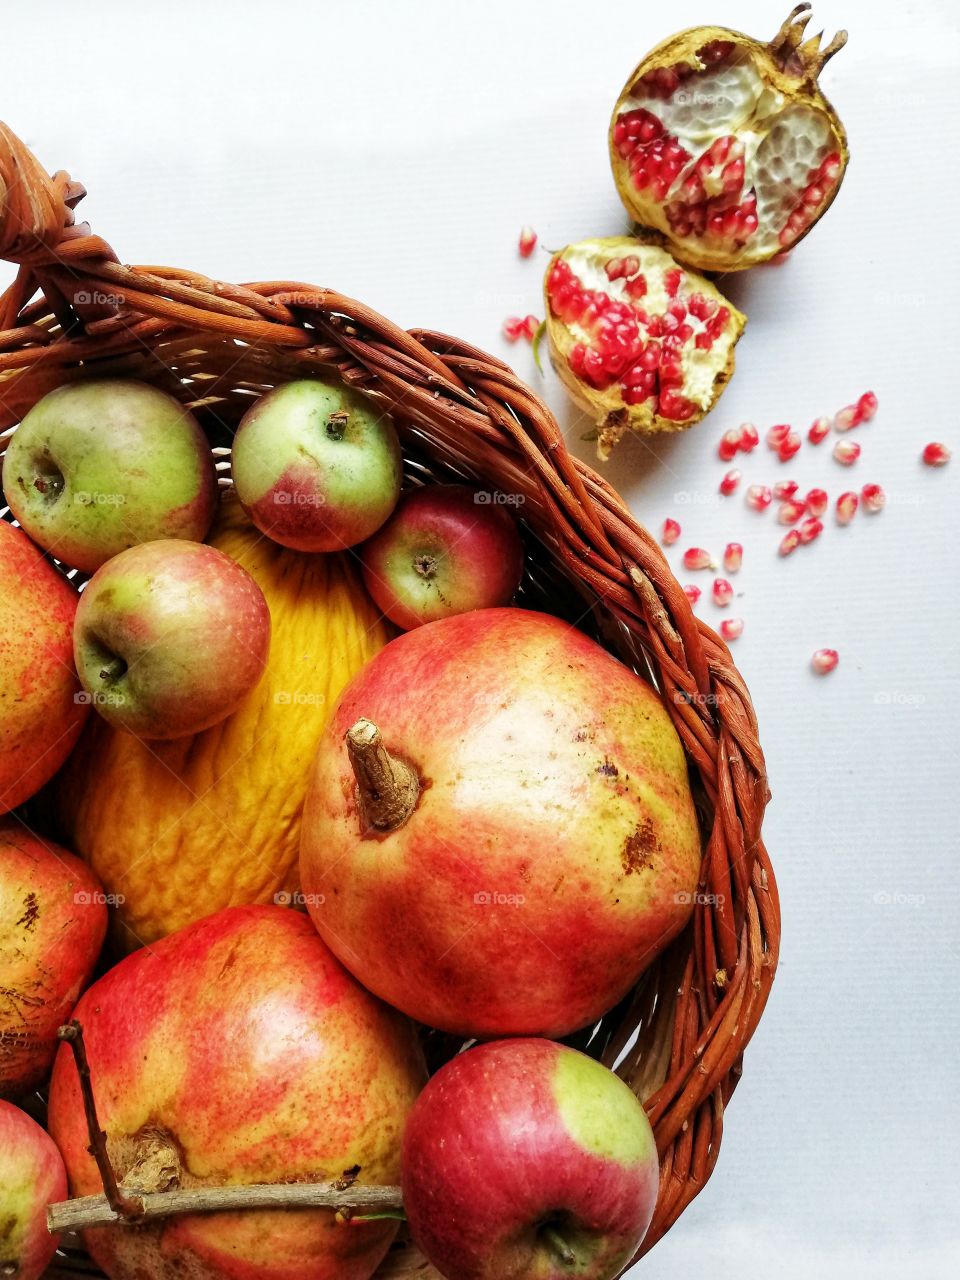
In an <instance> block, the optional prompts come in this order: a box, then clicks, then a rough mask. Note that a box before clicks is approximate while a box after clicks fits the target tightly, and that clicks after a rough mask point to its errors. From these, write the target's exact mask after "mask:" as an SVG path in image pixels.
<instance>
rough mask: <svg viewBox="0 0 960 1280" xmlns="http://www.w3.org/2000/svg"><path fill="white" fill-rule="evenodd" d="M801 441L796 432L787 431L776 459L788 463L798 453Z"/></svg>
mask: <svg viewBox="0 0 960 1280" xmlns="http://www.w3.org/2000/svg"><path fill="white" fill-rule="evenodd" d="M802 444H803V441H802V440H801V439H800V435H799V433H798V432H796V431H788V432H787V434H786V435H785V436H784V438H783V440H782V441H781V444H780V448H779V449H778V450H777V457H778V458H779V459H780V461H781V462H789V461H790V459H791V458H792V457H793V456H794V454H797V453H799V452H800V446H801V445H802Z"/></svg>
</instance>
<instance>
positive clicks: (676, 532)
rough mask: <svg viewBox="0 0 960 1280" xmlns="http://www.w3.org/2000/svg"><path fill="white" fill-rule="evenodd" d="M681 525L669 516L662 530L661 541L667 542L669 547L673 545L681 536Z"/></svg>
mask: <svg viewBox="0 0 960 1280" xmlns="http://www.w3.org/2000/svg"><path fill="white" fill-rule="evenodd" d="M680 532H681V530H680V526H679V525H678V524H677V522H676V520H671V519H670V517H669V516H667V518H666V520H664V522H663V529H662V530H661V531H660V541H661V542H663V543H666V545H667V546H668V547H672V546H673V544H674V543H675V542H676V540H677V539H678V538H679V537H680Z"/></svg>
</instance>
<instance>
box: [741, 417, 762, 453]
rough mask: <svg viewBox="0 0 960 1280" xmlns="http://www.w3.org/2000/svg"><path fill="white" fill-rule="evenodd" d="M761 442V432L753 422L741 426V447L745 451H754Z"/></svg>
mask: <svg viewBox="0 0 960 1280" xmlns="http://www.w3.org/2000/svg"><path fill="white" fill-rule="evenodd" d="M759 443H760V432H759V431H758V430H757V428H756V427H755V426H754V425H753V423H752V422H745V423H744V424H743V426H742V427H741V428H740V448H741V449H742V450H743V452H744V453H753V451H754V449H755V448H756V447H757V445H758V444H759Z"/></svg>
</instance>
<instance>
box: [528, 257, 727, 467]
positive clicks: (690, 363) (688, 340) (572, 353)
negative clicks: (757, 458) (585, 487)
mask: <svg viewBox="0 0 960 1280" xmlns="http://www.w3.org/2000/svg"><path fill="white" fill-rule="evenodd" d="M631 259H634V260H635V262H636V264H637V267H638V270H636V271H634V272H633V273H632V275H631V276H630V277H629V278H624V277H623V276H619V277H616V278H614V279H611V278H610V275H609V268H610V264H611V263H615V264H622V263H630V260H631ZM558 262H559V263H564V264H566V266H567V267H568V268H569V270H570V271H571V272H572V276H573V279H574V280H575V281H576V285H577V287H578V289H579V290H580V291H581V292H586V293H587V294H588V296H589V297H592V298H594V299H595V300H596V301H598V303H599V307H600V313H601V315H603V314H605V309H606V306H607V302H606V301H605V300H610V301H612V302H615V303H618V304H620V306H621V307H629V308H630V311H631V313H632V316H633V321H634V322H635V328H636V346H635V347H627V348H626V349H627V350H628V351H629V352H630V355H629V358H628V359H627V360H626V362H625V364H624V366H623V368H622V369H621V370H618V371H616V372H614V373H612V374H608V373H607V372H606V371H603V372H601V374H600V375H599V376H598V378H597V379H596V380H591V379H590V378H585V377H584V376H583V375H582V373H581V372H578V368H580V367H582V366H579V365H578V358H577V349H578V348H580V349H581V360H582V355H583V351H584V349H586V350H592V351H599V350H605V351H607V352H609V351H610V350H611V349H612V350H613V351H614V352H616V351H617V350H618V347H617V343H616V341H614V342H613V343H612V344H611V343H610V342H609V341H608V342H607V343H606V344H602V343H600V342H599V341H598V332H597V325H596V323H590V322H589V321H590V315H589V313H588V315H587V321H588V322H587V323H583V322H581V320H580V319H578V318H576V316H575V315H571V311H575V310H576V306H573V307H570V308H568V307H566V306H564V305H563V304H561V303H559V301H558V294H557V287H556V285H555V284H554V283H553V282H554V280H555V274H556V267H557V263H558ZM614 270H615V271H616V270H617V268H616V267H615V268H614ZM639 277H642V278H643V283H644V285H645V288H644V290H643V292H642V293H641V294H640V296H631V292H630V288H629V285H630V283H631V281H633V282H635V281H637V280H638V279H639ZM670 286H673V287H672V288H671V287H670ZM546 293H547V326H548V332H549V335H550V341H551V346H552V349H553V352H554V358H555V360H557V361H559V362H560V363H561V364H562V366H563V369H562V376H564V380H565V381H566V382H567V384H568V385H571V386H573V389H574V390H575V394H576V395H577V398H578V399H579V400H580V402H581V403H583V404H585V405H586V406H587V407H588V408H589V409H590V410H591V411H592V412H593V413H594V414H595V416H596V417H597V420H598V424H599V426H600V428H601V437H600V448H599V452H600V455H601V457H604V456H606V454H607V453H608V452H609V448H610V446H611V445H612V444H613V443H615V441H616V439H617V438H619V436H620V435H622V434H623V431H624V430H626V429H627V428H628V427H629V428H633V429H636V430H641V431H657V430H668V431H669V430H678V429H680V428H683V427H686V426H689V425H690V424H691V423H693V422H697V421H699V420H700V418H702V417H703V415H704V414H705V413H706V412H707V411H708V410H709V409H710V408H711V407H712V405H713V404H714V402H715V401H716V399H717V397H718V395H719V394H720V392H721V391H722V390H723V387H724V386H725V385H726V381H727V379H728V377H729V374H730V371H731V369H732V365H733V348H734V346H735V345H736V342H737V339H738V338H739V336H740V334H741V332H742V330H743V325H744V322H745V318H744V316H743V315H742V314H741V313H740V312H739V311H737V310H736V308H735V307H733V306H732V305H731V304H730V303H729V302H728V301H727V300H726V299H725V298H724V297H723V295H722V294H721V293H720V292H719V290H718V289H716V288H715V287H714V286H713V285H712V284H711V283H710V282H709V281H707V280H705V279H704V278H703V277H702V276H700V275H698V274H697V273H696V272H692V271H689V270H687V268H685V267H682V266H680V265H679V264H678V263H677V262H676V261H675V260H674V259H673V258H672V257H671V256H670V254H668V253H667V252H666V251H665V250H663V249H660V248H659V247H657V246H655V245H647V244H642V243H641V242H640V241H638V240H634V239H633V238H632V237H622V236H618V237H609V238H605V239H604V238H601V239H593V240H583V241H580V242H579V243H578V244H575V245H568V246H567V248H566V249H564V250H563V252H562V253H561V254H560V255H558V258H557V259H555V260H554V262H553V263H551V266H550V268H548V271H547V286H546ZM698 298H699V299H701V300H703V302H704V303H705V304H706V306H703V305H701V304H699V303H698V302H697V301H696V300H697V299H698ZM691 302H692V303H693V306H694V312H691V311H690V310H689V306H690V304H691ZM672 303H680V304H682V308H683V309H685V311H686V314H685V315H684V316H682V318H681V319H680V320H679V321H677V320H676V319H674V320H671V321H670V322H669V323H670V326H671V327H670V328H669V329H668V331H667V332H665V333H657V332H654V333H652V334H651V332H650V326H651V324H652V327H653V328H654V330H656V329H657V328H658V327H660V325H662V324H663V323H664V322H665V320H666V318H667V317H668V316H669V314H670V312H669V309H670V306H671V304H672ZM678 310H679V308H678ZM697 311H701V312H702V311H708V312H709V314H708V315H706V316H704V315H698V314H696V312H697ZM678 325H679V326H686V328H688V329H689V330H690V333H689V334H688V335H687V336H686V337H684V338H683V340H682V341H680V340H678V339H677V336H676V335H677V333H678V332H679V333H680V334H683V333H684V329H683V328H679V329H678V327H677V326H678ZM624 331H625V332H628V333H629V332H631V323H630V322H625V323H624ZM671 335H672V337H671ZM698 338H700V340H701V343H702V344H706V343H707V341H708V340H709V346H707V345H701V346H698V345H697V339H698ZM665 341H666V348H671V347H672V351H673V357H672V359H673V363H674V364H675V365H676V366H678V368H679V375H680V377H679V381H678V382H677V383H670V384H669V385H670V388H672V389H674V391H675V394H674V395H668V396H667V397H666V399H665V398H664V396H663V394H662V391H663V388H662V387H661V384H660V369H654V370H653V371H652V373H653V376H654V377H655V379H656V383H655V386H654V387H653V389H652V390H651V393H650V394H649V395H647V396H645V397H643V398H642V399H640V398H638V397H639V393H637V394H636V395H635V396H633V397H631V396H630V395H629V394H625V393H626V388H625V385H624V384H625V382H626V383H627V384H629V383H630V382H631V371H632V369H633V368H634V366H635V365H637V364H638V362H639V360H640V358H641V356H642V353H643V351H647V350H649V349H650V348H653V349H655V350H656V351H657V353H658V355H659V356H660V357H661V359H663V358H664V357H665V356H666V355H667V352H666V349H665V347H664V343H665ZM667 358H668V359H669V357H667ZM661 367H662V366H661ZM675 403H676V404H677V405H679V409H678V410H677V411H676V412H675V413H674V412H672V411H671V410H672V409H673V407H674V405H675ZM604 429H606V434H604Z"/></svg>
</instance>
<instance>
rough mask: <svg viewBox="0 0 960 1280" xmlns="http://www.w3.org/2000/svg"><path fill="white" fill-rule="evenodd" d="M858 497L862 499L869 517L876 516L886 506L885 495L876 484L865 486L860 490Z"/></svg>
mask: <svg viewBox="0 0 960 1280" xmlns="http://www.w3.org/2000/svg"><path fill="white" fill-rule="evenodd" d="M860 497H861V498H862V499H863V505H864V508H865V509H866V510H867V511H869V512H870V513H871V515H876V513H877V512H878V511H882V510H883V508H884V507H885V506H886V505H887V495H886V494H885V493H884V492H883V490H882V489H881V488H880V486H879V485H878V484H865V485H864V486H863V488H862V489H861V490H860Z"/></svg>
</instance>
